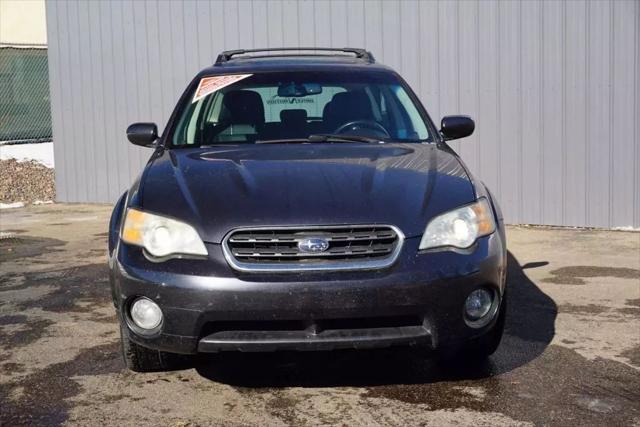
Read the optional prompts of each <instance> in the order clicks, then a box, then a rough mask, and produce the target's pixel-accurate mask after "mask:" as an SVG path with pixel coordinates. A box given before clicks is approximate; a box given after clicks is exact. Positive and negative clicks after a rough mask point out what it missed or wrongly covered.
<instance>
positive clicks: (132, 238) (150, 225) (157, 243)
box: [121, 208, 207, 258]
mask: <svg viewBox="0 0 640 427" xmlns="http://www.w3.org/2000/svg"><path fill="white" fill-rule="evenodd" d="M121 238H122V240H123V241H124V242H125V243H129V244H131V245H136V246H141V247H143V248H144V249H145V250H146V251H147V252H148V253H149V254H150V255H152V256H154V257H158V258H162V257H166V256H168V255H207V248H206V247H205V246H204V243H202V239H200V236H199V235H198V232H197V231H196V230H195V229H194V228H193V227H192V226H190V225H189V224H185V223H184V222H180V221H177V220H175V219H171V218H165V217H163V216H159V215H154V214H150V213H147V212H142V211H139V210H137V209H131V208H130V209H127V216H126V218H125V220H124V227H123V228H122V234H121Z"/></svg>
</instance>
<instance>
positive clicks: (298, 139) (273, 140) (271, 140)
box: [256, 138, 309, 144]
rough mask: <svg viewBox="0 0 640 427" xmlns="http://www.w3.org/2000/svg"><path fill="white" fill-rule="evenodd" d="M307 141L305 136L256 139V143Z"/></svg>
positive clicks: (297, 142)
mask: <svg viewBox="0 0 640 427" xmlns="http://www.w3.org/2000/svg"><path fill="white" fill-rule="evenodd" d="M305 142H309V140H308V139H307V138H287V139H258V140H256V144H302V143H305Z"/></svg>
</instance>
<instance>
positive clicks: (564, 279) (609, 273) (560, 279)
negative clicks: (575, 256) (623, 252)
mask: <svg viewBox="0 0 640 427" xmlns="http://www.w3.org/2000/svg"><path fill="white" fill-rule="evenodd" d="M551 274H552V275H553V277H547V278H545V279H542V281H543V282H545V283H555V284H559V285H584V284H585V283H586V282H585V281H584V279H587V278H594V277H615V278H617V279H637V280H640V270H636V269H635V268H625V267H596V266H588V265H587V266H570V267H562V268H558V269H556V270H553V271H551Z"/></svg>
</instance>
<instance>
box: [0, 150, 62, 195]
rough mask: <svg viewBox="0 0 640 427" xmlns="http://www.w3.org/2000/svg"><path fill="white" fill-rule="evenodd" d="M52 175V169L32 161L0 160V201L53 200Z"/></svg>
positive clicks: (54, 193) (54, 192)
mask: <svg viewBox="0 0 640 427" xmlns="http://www.w3.org/2000/svg"><path fill="white" fill-rule="evenodd" d="M54 176H55V170H54V169H51V168H48V167H46V166H43V165H41V164H40V163H37V162H34V161H29V162H18V161H17V160H14V159H10V160H0V202H2V203H12V202H24V203H33V202H35V201H38V200H40V201H48V200H54V199H55V197H56V190H55V185H54Z"/></svg>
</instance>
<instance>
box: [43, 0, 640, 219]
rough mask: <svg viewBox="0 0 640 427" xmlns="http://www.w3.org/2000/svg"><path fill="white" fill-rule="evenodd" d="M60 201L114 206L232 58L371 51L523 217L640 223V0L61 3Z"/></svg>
mask: <svg viewBox="0 0 640 427" xmlns="http://www.w3.org/2000/svg"><path fill="white" fill-rule="evenodd" d="M47 22H48V34H49V55H50V59H49V65H50V76H51V95H52V112H53V129H54V139H55V156H56V166H57V167H56V185H57V190H58V199H59V200H60V201H68V202H107V201H114V200H115V199H116V198H117V196H118V195H119V194H120V193H122V192H123V191H124V190H125V189H126V188H127V187H128V186H129V184H130V183H131V182H132V180H133V179H134V178H135V176H136V175H137V174H138V173H139V171H140V170H141V168H142V166H143V165H144V162H145V160H146V158H147V157H148V156H149V154H150V152H149V151H145V150H143V149H139V148H136V147H134V146H132V145H130V144H128V143H127V141H126V138H125V135H124V130H125V128H126V126H127V124H129V123H131V122H135V121H148V120H152V121H156V122H157V123H159V125H160V127H162V125H163V124H164V123H165V122H166V120H167V119H168V117H169V114H170V113H171V110H172V109H173V106H174V104H175V102H176V100H177V99H178V97H179V96H180V94H181V92H182V90H183V89H184V87H185V86H186V84H187V82H188V81H189V79H190V78H191V77H192V76H193V75H194V74H195V73H196V72H197V71H199V70H200V69H201V68H203V67H205V66H207V65H210V64H211V63H212V62H213V61H214V60H215V57H216V55H217V53H218V52H220V51H222V50H225V49H234V48H240V47H244V48H248V47H270V46H271V47H272V46H300V45H304V46H336V47H342V46H357V47H359V46H364V47H366V48H367V49H369V50H371V51H372V52H373V53H374V55H375V56H376V58H377V59H378V60H379V61H380V62H383V63H385V64H387V65H390V66H392V67H394V68H395V69H397V70H398V71H399V72H400V73H401V74H402V75H403V76H404V77H405V78H406V79H407V80H408V81H409V83H410V84H411V85H412V86H413V88H414V89H415V90H416V92H417V93H418V94H419V96H420V98H421V99H422V101H423V103H424V104H425V106H426V107H427V109H428V110H429V112H430V114H431V116H432V117H433V118H434V120H436V121H438V120H439V118H440V117H441V116H442V115H443V114H457V113H463V114H469V115H471V116H473V117H474V118H475V119H476V122H477V131H476V133H475V134H474V135H473V136H472V137H471V138H468V139H466V140H463V141H461V142H454V143H453V146H454V148H455V149H456V150H457V151H458V152H459V153H461V155H462V157H463V158H464V159H465V161H466V162H467V164H468V165H469V166H470V168H471V169H472V170H473V171H475V172H476V173H477V174H478V175H479V176H480V177H481V178H482V179H483V180H484V181H485V182H486V183H487V184H488V185H489V187H490V188H491V189H492V190H493V192H494V193H495V195H496V196H497V198H498V199H499V200H500V202H501V204H502V207H503V209H504V211H505V215H506V218H507V220H508V221H509V222H511V223H534V224H553V225H575V226H599V227H617V226H634V227H640V170H639V169H640V147H639V146H638V145H639V142H638V140H639V138H640V129H639V126H640V125H639V124H638V117H640V111H639V105H638V104H639V102H640V68H639V64H638V58H639V56H640V41H639V38H640V34H639V30H640V29H639V27H640V2H637V1H634V0H626V1H625V0H620V1H567V2H560V1H558V2H552V1H521V2H520V1H482V2H452V1H429V2H426V1H425V2H419V1H295V0H285V1H269V2H263V1H248V0H240V1H219V2H200V1H198V2H196V1H185V2H182V1H114V2H76V1H55V2H47Z"/></svg>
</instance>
